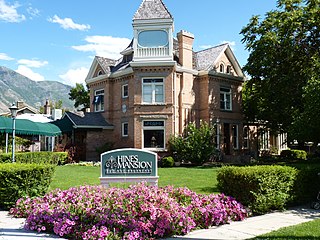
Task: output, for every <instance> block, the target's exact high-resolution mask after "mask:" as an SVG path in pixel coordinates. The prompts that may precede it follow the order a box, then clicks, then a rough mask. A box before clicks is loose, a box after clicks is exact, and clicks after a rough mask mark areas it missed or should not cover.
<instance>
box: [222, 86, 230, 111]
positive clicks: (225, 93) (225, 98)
mask: <svg viewBox="0 0 320 240" xmlns="http://www.w3.org/2000/svg"><path fill="white" fill-rule="evenodd" d="M221 88H226V89H229V90H230V92H229V93H227V92H224V91H221ZM221 94H223V96H224V108H221V110H223V111H232V89H231V88H230V87H223V86H221V87H220V98H221ZM228 95H230V109H227V101H226V100H227V96H228ZM220 102H221V99H220Z"/></svg>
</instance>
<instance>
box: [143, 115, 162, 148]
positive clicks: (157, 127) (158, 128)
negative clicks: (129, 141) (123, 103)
mask: <svg viewBox="0 0 320 240" xmlns="http://www.w3.org/2000/svg"><path fill="white" fill-rule="evenodd" d="M149 121H162V122H163V126H155V127H153V126H148V127H145V126H144V122H149ZM144 130H163V148H147V147H145V146H144ZM142 148H144V149H148V150H151V151H159V150H165V149H166V121H165V120H163V119H152V120H151V119H149V120H144V121H142Z"/></svg>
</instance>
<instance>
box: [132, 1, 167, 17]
mask: <svg viewBox="0 0 320 240" xmlns="http://www.w3.org/2000/svg"><path fill="white" fill-rule="evenodd" d="M145 19H172V15H171V13H170V12H169V11H168V9H167V7H166V6H165V5H164V3H163V2H162V0H143V2H142V3H141V5H140V7H139V9H138V10H137V11H136V13H135V14H134V16H133V20H145Z"/></svg>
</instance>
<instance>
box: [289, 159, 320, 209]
mask: <svg viewBox="0 0 320 240" xmlns="http://www.w3.org/2000/svg"><path fill="white" fill-rule="evenodd" d="M296 168H298V175H297V178H296V181H295V184H294V187H293V195H292V198H293V199H292V203H293V204H295V205H297V204H305V203H310V202H312V201H314V200H315V199H316V197H317V195H318V192H319V190H320V176H319V175H318V173H320V167H319V165H318V166H315V165H314V164H308V165H297V166H296Z"/></svg>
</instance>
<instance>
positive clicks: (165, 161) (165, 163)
mask: <svg viewBox="0 0 320 240" xmlns="http://www.w3.org/2000/svg"><path fill="white" fill-rule="evenodd" d="M161 162H162V163H161V166H162V167H173V166H174V159H173V157H170V156H169V157H164V158H162V159H161Z"/></svg>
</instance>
